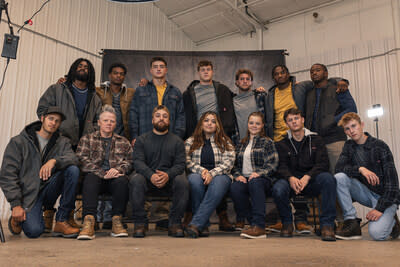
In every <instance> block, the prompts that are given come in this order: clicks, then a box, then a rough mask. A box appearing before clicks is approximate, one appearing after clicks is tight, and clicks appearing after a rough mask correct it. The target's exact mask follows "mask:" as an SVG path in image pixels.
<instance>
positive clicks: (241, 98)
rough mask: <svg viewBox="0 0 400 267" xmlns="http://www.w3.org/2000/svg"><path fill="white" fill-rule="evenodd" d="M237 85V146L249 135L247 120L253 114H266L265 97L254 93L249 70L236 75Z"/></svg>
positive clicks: (233, 137)
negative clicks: (258, 112) (257, 112)
mask: <svg viewBox="0 0 400 267" xmlns="http://www.w3.org/2000/svg"><path fill="white" fill-rule="evenodd" d="M235 84H236V86H237V87H238V89H239V94H238V95H235V96H234V97H233V107H234V110H235V117H236V134H235V135H234V136H232V140H233V141H234V143H235V144H237V143H238V142H239V141H240V140H241V139H243V138H244V137H245V136H246V133H247V119H248V117H249V115H250V114H251V113H252V112H256V111H260V112H263V113H264V103H263V100H264V96H263V94H261V93H257V92H256V91H253V90H252V88H251V86H252V85H253V73H252V72H251V70H248V69H239V70H238V71H237V72H236V74H235Z"/></svg>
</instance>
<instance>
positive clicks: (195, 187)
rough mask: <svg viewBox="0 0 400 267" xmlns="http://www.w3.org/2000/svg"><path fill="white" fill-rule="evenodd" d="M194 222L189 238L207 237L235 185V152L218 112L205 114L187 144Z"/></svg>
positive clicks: (189, 229) (187, 229) (189, 227)
mask: <svg viewBox="0 0 400 267" xmlns="http://www.w3.org/2000/svg"><path fill="white" fill-rule="evenodd" d="M185 149H186V167H187V169H188V170H189V172H190V174H189V176H188V180H189V185H190V193H191V198H192V211H193V218H192V221H191V222H190V223H189V225H188V227H186V229H185V231H186V234H187V235H188V236H189V237H192V238H197V237H199V236H208V225H209V218H210V216H211V214H212V213H213V211H214V210H215V208H216V207H217V205H218V204H219V202H220V201H221V200H222V198H223V197H224V195H225V194H226V192H228V190H229V186H230V185H231V183H232V176H231V174H230V172H231V169H232V167H233V164H234V162H235V151H234V147H233V145H232V143H231V140H230V139H229V137H228V136H227V135H226V134H225V133H224V130H223V128H222V123H221V120H220V119H219V117H218V116H217V114H216V113H215V112H212V111H208V112H206V113H204V114H203V115H202V116H201V117H200V120H199V122H198V124H197V126H196V129H195V131H194V133H193V136H191V137H190V138H188V139H187V140H186V142H185Z"/></svg>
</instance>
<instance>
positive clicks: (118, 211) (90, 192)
mask: <svg viewBox="0 0 400 267" xmlns="http://www.w3.org/2000/svg"><path fill="white" fill-rule="evenodd" d="M128 192H129V190H128V178H127V177H126V176H120V177H118V178H113V179H102V178H100V177H99V176H97V175H95V174H93V173H88V174H87V175H86V176H85V178H84V179H83V189H82V200H83V216H86V215H93V216H94V217H96V214H97V201H98V196H99V194H103V193H109V194H111V196H112V215H113V216H114V215H122V214H124V211H125V207H126V203H127V202H128Z"/></svg>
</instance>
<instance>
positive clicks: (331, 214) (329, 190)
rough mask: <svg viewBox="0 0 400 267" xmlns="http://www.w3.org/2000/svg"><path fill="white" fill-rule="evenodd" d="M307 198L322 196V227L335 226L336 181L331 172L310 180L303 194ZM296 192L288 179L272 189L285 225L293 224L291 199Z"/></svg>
mask: <svg viewBox="0 0 400 267" xmlns="http://www.w3.org/2000/svg"><path fill="white" fill-rule="evenodd" d="M301 193H302V194H304V195H306V196H319V195H321V198H322V200H321V214H320V216H319V220H320V222H321V226H325V225H326V226H333V225H334V221H335V218H336V206H335V205H336V181H335V179H334V178H333V176H332V174H330V173H329V172H322V173H320V174H318V175H317V176H316V177H314V178H313V179H311V180H310V182H309V183H308V184H307V186H306V187H305V188H304V189H303V191H302V192H301ZM294 195H295V193H294V191H293V190H292V189H291V188H290V184H289V182H288V180H286V179H279V180H278V181H277V182H276V183H275V184H274V186H273V188H272V196H273V197H274V200H275V203H276V206H277V207H278V210H279V214H280V216H281V220H282V223H283V224H291V223H292V222H293V216H292V208H291V206H290V201H289V199H290V197H292V196H294Z"/></svg>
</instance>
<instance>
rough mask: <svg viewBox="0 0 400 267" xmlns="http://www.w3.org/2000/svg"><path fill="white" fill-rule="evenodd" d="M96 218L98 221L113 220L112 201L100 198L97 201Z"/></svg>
mask: <svg viewBox="0 0 400 267" xmlns="http://www.w3.org/2000/svg"><path fill="white" fill-rule="evenodd" d="M96 220H97V221H98V222H103V223H104V222H111V220H112V201H111V200H99V201H98V202H97V214H96Z"/></svg>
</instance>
